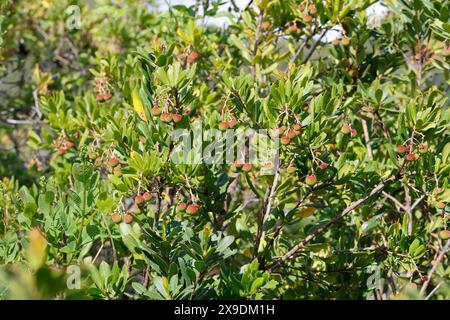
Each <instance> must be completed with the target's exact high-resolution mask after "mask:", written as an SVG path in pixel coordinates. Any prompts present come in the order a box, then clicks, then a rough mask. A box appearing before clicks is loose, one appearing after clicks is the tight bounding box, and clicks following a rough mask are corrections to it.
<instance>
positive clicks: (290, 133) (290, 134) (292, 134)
mask: <svg viewBox="0 0 450 320" xmlns="http://www.w3.org/2000/svg"><path fill="white" fill-rule="evenodd" d="M299 133H300V132H298V131H295V130H292V129H289V130H288V131H287V133H286V135H287V136H288V138H290V139H294V138H295V137H296V136H297V135H298V134H299Z"/></svg>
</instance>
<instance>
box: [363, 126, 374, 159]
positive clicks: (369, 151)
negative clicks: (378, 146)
mask: <svg viewBox="0 0 450 320" xmlns="http://www.w3.org/2000/svg"><path fill="white" fill-rule="evenodd" d="M361 123H362V127H363V131H364V140H365V141H366V149H367V157H368V158H369V160H371V161H372V160H373V152H372V147H371V146H370V136H369V129H368V128H367V121H366V120H364V119H363V120H362V121H361Z"/></svg>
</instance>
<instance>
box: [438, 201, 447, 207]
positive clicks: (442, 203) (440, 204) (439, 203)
mask: <svg viewBox="0 0 450 320" xmlns="http://www.w3.org/2000/svg"><path fill="white" fill-rule="evenodd" d="M445 205H446V204H445V202H444V201H439V202H438V203H437V204H436V207H438V209H444V208H445Z"/></svg>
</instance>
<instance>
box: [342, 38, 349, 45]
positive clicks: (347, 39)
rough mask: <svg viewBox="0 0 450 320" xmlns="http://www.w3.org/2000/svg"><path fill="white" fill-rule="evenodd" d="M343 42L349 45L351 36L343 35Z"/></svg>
mask: <svg viewBox="0 0 450 320" xmlns="http://www.w3.org/2000/svg"><path fill="white" fill-rule="evenodd" d="M342 44H343V45H344V46H348V45H349V44H350V38H349V37H347V36H345V37H343V38H342Z"/></svg>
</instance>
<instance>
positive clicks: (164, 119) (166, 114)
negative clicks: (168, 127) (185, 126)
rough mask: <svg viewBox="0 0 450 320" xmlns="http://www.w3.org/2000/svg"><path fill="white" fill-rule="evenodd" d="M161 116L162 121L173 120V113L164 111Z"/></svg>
mask: <svg viewBox="0 0 450 320" xmlns="http://www.w3.org/2000/svg"><path fill="white" fill-rule="evenodd" d="M159 118H160V119H161V121H162V122H166V123H167V122H170V121H172V115H171V114H170V113H167V112H164V113H163V114H161V115H160V117H159Z"/></svg>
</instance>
